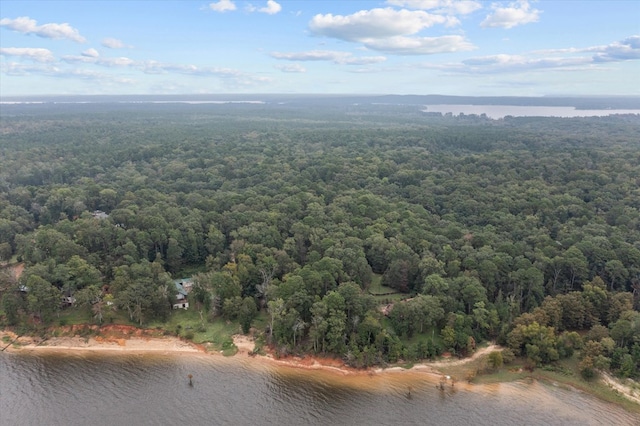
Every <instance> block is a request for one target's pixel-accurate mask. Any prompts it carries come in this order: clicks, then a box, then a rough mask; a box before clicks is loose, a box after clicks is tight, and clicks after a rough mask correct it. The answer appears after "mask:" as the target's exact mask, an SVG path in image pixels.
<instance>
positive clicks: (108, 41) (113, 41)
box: [102, 37, 131, 49]
mask: <svg viewBox="0 0 640 426" xmlns="http://www.w3.org/2000/svg"><path fill="white" fill-rule="evenodd" d="M102 45H103V46H104V47H108V48H109V49H123V48H127V47H131V46H127V45H125V44H124V43H123V42H122V40H118V39H117V38H111V37H107V38H103V39H102Z"/></svg>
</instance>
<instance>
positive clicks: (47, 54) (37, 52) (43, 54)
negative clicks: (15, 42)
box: [0, 47, 55, 62]
mask: <svg viewBox="0 0 640 426" xmlns="http://www.w3.org/2000/svg"><path fill="white" fill-rule="evenodd" d="M0 55H3V56H17V57H21V58H28V59H31V60H32V61H36V62H54V61H55V58H54V57H53V53H51V51H50V50H49V49H42V48H38V47H0Z"/></svg>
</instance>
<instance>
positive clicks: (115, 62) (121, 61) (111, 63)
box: [62, 49, 136, 67]
mask: <svg viewBox="0 0 640 426" xmlns="http://www.w3.org/2000/svg"><path fill="white" fill-rule="evenodd" d="M89 50H93V49H89ZM96 53H97V52H96ZM62 60H63V61H64V62H67V63H84V64H95V65H101V66H103V67H129V66H132V65H135V64H136V62H135V61H134V60H133V59H130V58H127V57H124V56H120V57H117V58H105V57H99V56H90V55H85V54H84V52H83V54H82V56H64V57H63V58H62Z"/></svg>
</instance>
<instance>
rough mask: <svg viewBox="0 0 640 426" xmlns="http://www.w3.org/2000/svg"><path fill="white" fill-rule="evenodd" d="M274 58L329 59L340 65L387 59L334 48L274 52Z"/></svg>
mask: <svg viewBox="0 0 640 426" xmlns="http://www.w3.org/2000/svg"><path fill="white" fill-rule="evenodd" d="M270 55H271V57H272V58H275V59H281V60H287V61H328V62H333V63H334V64H339V65H366V64H377V63H380V62H384V61H386V60H387V58H385V57H384V56H360V57H358V56H353V54H352V53H350V52H338V51H334V50H310V51H308V52H295V53H283V52H272V53H271V54H270Z"/></svg>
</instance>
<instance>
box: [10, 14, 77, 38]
mask: <svg viewBox="0 0 640 426" xmlns="http://www.w3.org/2000/svg"><path fill="white" fill-rule="evenodd" d="M0 27H6V28H8V29H10V30H13V31H17V32H19V33H22V34H33V35H36V36H38V37H43V38H51V39H67V40H71V41H75V42H77V43H84V42H85V41H86V40H85V38H84V37H82V36H81V35H80V32H79V31H78V30H77V29H75V28H73V27H72V26H71V25H69V24H67V23H64V24H44V25H38V22H37V21H36V20H35V19H31V18H29V17H28V16H21V17H19V18H16V19H9V18H3V19H0Z"/></svg>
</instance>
